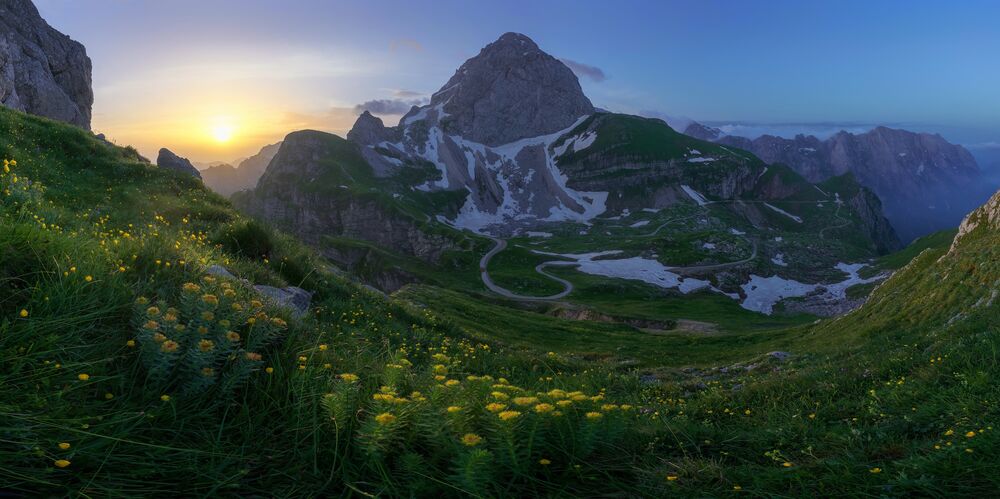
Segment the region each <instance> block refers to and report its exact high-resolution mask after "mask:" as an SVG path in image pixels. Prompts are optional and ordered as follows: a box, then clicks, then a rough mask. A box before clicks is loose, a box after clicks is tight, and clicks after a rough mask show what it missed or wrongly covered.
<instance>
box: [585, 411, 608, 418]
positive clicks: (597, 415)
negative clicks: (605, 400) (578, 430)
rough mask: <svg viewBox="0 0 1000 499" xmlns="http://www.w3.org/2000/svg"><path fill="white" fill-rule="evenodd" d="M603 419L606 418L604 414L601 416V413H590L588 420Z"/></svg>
mask: <svg viewBox="0 0 1000 499" xmlns="http://www.w3.org/2000/svg"><path fill="white" fill-rule="evenodd" d="M603 417H604V414H601V413H599V412H588V413H587V419H601V418H603Z"/></svg>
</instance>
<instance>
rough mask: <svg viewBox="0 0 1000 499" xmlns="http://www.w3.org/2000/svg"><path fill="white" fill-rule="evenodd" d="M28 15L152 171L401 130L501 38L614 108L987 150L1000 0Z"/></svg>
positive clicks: (114, 9)
mask: <svg viewBox="0 0 1000 499" xmlns="http://www.w3.org/2000/svg"><path fill="white" fill-rule="evenodd" d="M36 4H37V6H38V8H39V10H40V11H41V13H42V15H43V17H45V18H46V20H47V21H48V22H49V23H50V24H51V25H52V26H54V27H55V28H56V29H59V30H60V31H62V32H64V33H66V34H68V35H69V36H71V37H72V38H74V39H76V40H78V41H81V42H83V43H84V44H85V45H86V47H87V51H88V53H89V55H90V57H91V59H92V60H93V64H94V88H95V104H94V119H93V126H94V129H95V131H99V132H104V133H106V134H107V135H108V137H109V138H111V139H113V140H115V141H117V142H118V143H119V144H133V145H135V146H137V147H138V148H139V150H140V151H141V152H142V153H144V154H145V155H147V156H151V157H155V153H156V150H157V149H159V148H160V147H163V146H166V147H168V148H170V149H172V150H174V151H175V152H177V153H178V154H180V155H182V156H187V157H190V158H191V159H192V160H195V161H203V162H204V161H212V160H223V161H231V160H233V159H235V158H238V157H242V156H247V155H249V154H252V153H254V152H256V150H258V149H259V148H260V147H261V146H262V145H264V144H268V143H272V142H275V141H277V140H280V139H281V138H282V137H283V136H284V135H286V134H287V133H288V132H290V131H293V130H297V129H302V128H315V129H321V130H327V131H332V132H335V133H344V132H346V130H347V129H349V128H350V125H351V124H352V123H353V121H354V119H355V117H356V116H357V114H358V112H359V110H360V109H362V108H363V107H370V108H372V109H374V110H378V111H380V112H381V115H382V117H383V118H385V119H386V120H387V121H388V124H395V123H396V121H397V120H398V118H399V114H398V113H399V111H398V109H405V108H406V107H408V106H409V105H410V104H411V103H413V102H421V101H422V100H423V99H426V98H427V97H428V96H429V94H431V93H432V92H434V91H435V90H437V89H438V88H439V87H440V86H441V85H442V84H444V82H445V81H446V80H447V79H448V78H449V77H450V76H451V75H452V73H453V72H454V71H455V69H457V68H458V66H459V65H461V63H462V62H463V61H464V60H465V59H467V58H468V57H471V56H473V55H475V54H476V53H477V52H478V51H479V49H480V48H481V47H482V46H483V45H485V44H487V43H489V42H491V41H493V40H494V39H496V38H497V37H498V36H499V35H501V34H502V33H504V32H506V31H517V32H522V33H525V34H527V35H528V36H530V37H532V38H533V39H534V40H535V41H536V42H538V44H539V45H540V46H541V48H542V49H543V50H545V51H547V52H549V53H551V54H553V55H554V56H556V57H559V58H563V59H567V60H569V61H572V62H571V63H570V64H571V65H572V66H573V67H574V69H575V70H576V71H577V72H578V74H579V75H580V76H581V78H580V79H581V83H582V85H583V87H584V91H585V92H586V93H587V94H588V96H590V98H591V100H593V101H594V104H595V105H597V106H599V107H604V108H607V109H610V110H613V111H621V112H629V113H641V114H647V115H658V114H663V115H670V116H687V117H691V118H694V119H698V120H705V121H746V122H758V123H777V124H788V123H794V124H796V125H795V126H800V127H801V128H804V129H811V128H810V127H817V126H820V127H822V126H827V127H833V128H837V127H840V126H842V124H853V125H856V126H858V127H860V128H864V127H866V126H869V125H870V124H875V123H880V124H889V125H896V126H903V125H906V127H908V128H914V129H925V130H930V131H941V132H942V133H943V134H944V135H945V136H946V138H949V139H950V140H953V141H956V142H963V143H967V144H970V145H975V144H979V145H982V144H987V143H989V142H1000V132H997V130H1000V90H998V89H1000V64H997V63H996V54H997V53H1000V36H997V34H996V29H997V27H996V20H997V19H1000V3H996V2H988V1H978V2H977V1H966V2H960V3H945V2H934V3H931V2H919V1H905V2H904V1H885V2H869V1H864V2H861V1H849V2H824V3H823V5H818V2H801V1H769V2H766V3H757V2H729V1H712V0H691V1H670V2H628V1H626V2H596V1H594V2H587V1H584V2H579V1H573V2H570V1H546V2H537V1H531V2H511V1H505V2H503V3H491V2H468V1H433V2H417V1H402V0H398V1H372V2H333V1H326V0H308V1H306V0H303V1H294V0H289V1H281V2H279V1H265V0H212V1H208V0H171V1H152V0H88V1H76V0H36ZM376 100H380V101H384V102H379V103H376V104H370V102H371V101H376ZM365 103H369V104H367V105H365ZM793 128H794V127H793Z"/></svg>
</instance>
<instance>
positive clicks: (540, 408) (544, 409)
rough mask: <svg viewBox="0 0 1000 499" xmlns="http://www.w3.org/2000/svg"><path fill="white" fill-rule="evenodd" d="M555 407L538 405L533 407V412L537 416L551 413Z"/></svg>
mask: <svg viewBox="0 0 1000 499" xmlns="http://www.w3.org/2000/svg"><path fill="white" fill-rule="evenodd" d="M554 410H555V407H554V406H553V405H552V404H538V405H536V406H535V412H537V413H539V414H545V413H547V412H552V411H554Z"/></svg>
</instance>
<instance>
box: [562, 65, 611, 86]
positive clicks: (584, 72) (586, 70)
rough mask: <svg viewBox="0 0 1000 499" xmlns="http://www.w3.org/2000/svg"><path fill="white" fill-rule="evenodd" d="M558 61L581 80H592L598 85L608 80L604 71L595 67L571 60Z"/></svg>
mask: <svg viewBox="0 0 1000 499" xmlns="http://www.w3.org/2000/svg"><path fill="white" fill-rule="evenodd" d="M559 60H560V61H562V63H563V64H565V65H566V66H568V67H569V69H571V70H573V72H574V73H576V75H577V76H579V77H581V78H589V79H590V80H593V81H595V82H598V83H600V82H602V81H604V80H606V79H607V78H608V77H607V75H606V74H605V73H604V70H603V69H601V68H599V67H597V66H591V65H589V64H584V63H582V62H577V61H574V60H572V59H559Z"/></svg>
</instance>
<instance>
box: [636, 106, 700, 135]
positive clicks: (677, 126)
mask: <svg viewBox="0 0 1000 499" xmlns="http://www.w3.org/2000/svg"><path fill="white" fill-rule="evenodd" d="M639 116H642V117H645V118H656V119H660V120H663V121H666V122H667V124H668V125H670V128H673V129H674V130H677V131H678V132H683V131H684V130H687V127H688V126H690V125H691V124H692V123H694V122H695V121H694V120H693V119H691V118H688V117H687V116H673V115H670V114H666V113H663V112H660V111H656V110H653V109H644V110H642V111H639Z"/></svg>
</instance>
